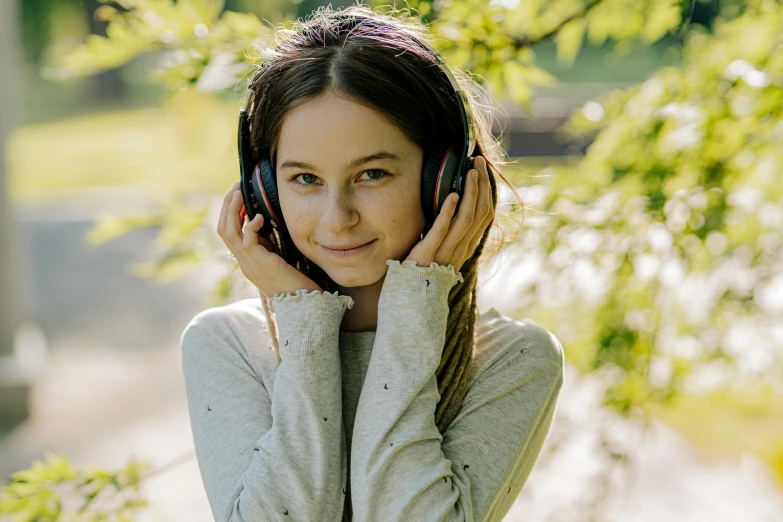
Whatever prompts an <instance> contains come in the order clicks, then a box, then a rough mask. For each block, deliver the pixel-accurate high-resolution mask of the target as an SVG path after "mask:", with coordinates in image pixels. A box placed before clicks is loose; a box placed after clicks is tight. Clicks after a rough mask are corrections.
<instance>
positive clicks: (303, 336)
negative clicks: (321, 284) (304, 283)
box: [269, 289, 353, 361]
mask: <svg viewBox="0 0 783 522" xmlns="http://www.w3.org/2000/svg"><path fill="white" fill-rule="evenodd" d="M352 306H353V298H351V297H350V296H347V295H337V292H336V291H335V292H333V293H329V292H322V291H318V290H309V291H308V290H306V289H300V290H297V291H296V292H294V293H280V294H275V295H274V296H272V298H271V299H270V300H269V310H270V311H271V312H274V314H275V323H277V333H278V335H279V337H280V357H281V359H282V360H283V361H285V360H286V359H288V360H291V357H294V356H296V355H303V354H309V353H312V352H313V351H314V350H316V351H317V350H321V351H324V352H329V353H332V352H335V351H337V350H338V339H339V333H340V324H342V321H343V317H344V316H345V311H346V310H347V309H348V308H351V307H352Z"/></svg>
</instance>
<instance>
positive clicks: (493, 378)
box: [181, 260, 564, 522]
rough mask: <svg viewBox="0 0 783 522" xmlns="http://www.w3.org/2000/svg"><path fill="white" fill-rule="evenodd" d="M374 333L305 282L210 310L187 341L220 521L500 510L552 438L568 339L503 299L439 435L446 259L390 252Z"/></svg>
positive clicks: (207, 483)
mask: <svg viewBox="0 0 783 522" xmlns="http://www.w3.org/2000/svg"><path fill="white" fill-rule="evenodd" d="M386 264H387V265H388V272H387V274H386V279H385V280H384V283H383V287H382V290H381V296H380V300H379V302H378V324H377V328H376V330H375V331H370V332H345V331H342V330H340V324H341V322H342V318H343V315H344V314H345V311H346V309H348V308H351V307H352V306H353V304H354V301H353V299H352V298H351V297H350V296H346V295H338V293H337V292H334V293H329V292H318V291H310V292H307V291H306V290H304V289H303V290H299V291H297V292H296V293H288V294H278V295H275V296H274V297H273V298H272V299H270V301H269V307H270V310H271V311H272V312H274V314H275V321H276V322H277V326H278V334H279V339H280V357H281V360H282V363H281V364H280V365H279V366H278V364H277V359H276V357H275V354H274V352H273V351H272V349H271V347H270V333H269V329H268V327H267V324H266V320H265V316H264V313H263V310H262V308H261V302H260V300H259V299H257V298H256V299H243V300H240V301H237V302H234V303H231V304H228V305H225V306H220V307H214V308H209V309H207V310H204V311H202V312H200V313H199V314H198V315H196V317H194V318H193V320H192V321H191V322H190V323H189V324H188V325H187V327H186V328H185V330H184V332H183V334H182V337H181V349H182V360H183V371H184V377H185V386H186V392H187V398H188V409H189V414H190V421H191V429H192V433H193V440H194V443H195V449H196V455H197V460H198V465H199V470H200V473H201V477H202V480H203V482H204V487H205V490H206V494H207V497H208V499H209V503H210V506H211V509H212V514H213V515H214V518H215V520H216V521H219V522H229V521H231V522H240V521H242V522H251V521H252V522H266V521H270V522H277V521H291V522H294V521H295V522H315V521H318V522H339V521H340V520H341V517H342V513H343V509H344V507H345V506H348V507H349V508H351V509H352V513H353V518H352V520H354V521H356V522H398V521H399V522H408V521H422V522H427V521H433V522H434V521H443V522H445V521H453V522H457V521H460V522H462V521H500V520H502V519H503V517H504V516H505V515H506V513H507V512H508V511H509V509H510V508H511V505H512V504H513V503H514V500H515V499H516V497H517V495H518V494H519V493H520V491H521V490H522V486H523V485H524V484H525V481H526V480H527V478H528V476H529V474H530V471H531V469H532V468H533V464H534V463H535V461H536V458H537V457H538V454H539V452H540V450H541V447H542V445H543V443H544V440H545V438H546V436H547V433H548V431H549V428H550V426H551V423H552V417H553V415H554V412H555V405H556V402H557V398H558V396H559V393H560V389H561V386H562V384H563V370H564V357H563V348H562V345H561V344H560V341H559V340H558V339H557V337H555V336H554V335H553V334H552V333H550V332H548V331H547V330H546V329H544V328H541V327H539V326H537V325H535V324H533V323H530V322H524V321H516V320H512V319H509V318H507V317H505V316H502V315H500V314H499V313H498V311H497V310H495V309H494V308H490V309H489V311H486V312H484V313H482V314H481V317H480V320H479V322H478V324H477V326H476V344H477V350H476V354H475V358H474V367H475V369H474V374H473V376H472V377H471V379H470V381H469V389H468V392H467V395H466V396H465V399H464V401H463V402H462V406H461V409H460V411H459V413H458V414H457V416H456V417H455V418H454V420H453V422H452V423H451V425H450V426H449V428H448V429H446V431H445V433H443V434H441V433H440V431H439V430H438V428H437V426H436V425H435V408H436V405H437V403H438V400H439V399H440V394H439V393H438V389H437V381H436V371H437V368H438V365H439V363H440V361H441V355H442V352H443V346H444V343H445V333H446V322H447V318H448V313H449V307H448V295H449V290H450V289H451V288H452V287H453V286H454V285H455V284H458V283H459V282H461V281H462V274H461V273H459V272H455V270H454V267H453V266H452V265H448V266H442V265H438V264H436V263H434V262H433V263H431V265H430V266H428V267H423V266H418V265H417V264H416V262H415V261H412V260H406V261H403V262H400V261H396V260H388V261H386Z"/></svg>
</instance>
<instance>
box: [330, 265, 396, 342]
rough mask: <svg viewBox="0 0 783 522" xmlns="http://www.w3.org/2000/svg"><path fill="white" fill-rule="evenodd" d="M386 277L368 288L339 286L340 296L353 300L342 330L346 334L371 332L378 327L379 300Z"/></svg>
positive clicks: (346, 312)
mask: <svg viewBox="0 0 783 522" xmlns="http://www.w3.org/2000/svg"><path fill="white" fill-rule="evenodd" d="M385 279H386V276H384V277H382V278H381V279H379V280H378V281H376V282H375V283H373V284H371V285H367V286H352V287H351V286H349V287H343V286H340V285H337V291H338V293H339V294H340V295H348V296H351V298H353V301H354V303H353V307H352V308H350V309H348V310H346V311H345V315H344V316H343V322H342V323H341V325H340V330H342V331H344V332H371V331H375V329H376V328H377V327H378V300H379V299H380V297H381V289H382V288H383V281H384V280H385Z"/></svg>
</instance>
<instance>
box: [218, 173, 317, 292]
mask: <svg viewBox="0 0 783 522" xmlns="http://www.w3.org/2000/svg"><path fill="white" fill-rule="evenodd" d="M242 208H244V202H243V198H242V191H241V190H240V188H239V182H236V183H235V184H234V186H233V187H232V188H231V190H230V191H229V193H228V194H226V197H225V198H223V208H221V209H220V218H219V219H218V224H217V233H218V235H219V236H220V238H221V239H222V240H223V242H224V243H225V244H226V246H227V247H228V249H229V250H230V251H231V253H232V254H234V257H235V258H236V260H237V261H238V262H239V268H240V269H241V270H242V273H243V274H244V275H245V277H247V279H248V280H249V281H250V282H251V283H253V284H254V285H255V286H256V287H257V288H258V289H259V290H260V291H261V293H263V294H264V295H265V296H266V297H267V298H271V297H272V296H274V295H275V294H281V293H296V291H297V290H300V289H306V290H308V291H311V290H318V291H319V292H321V291H323V290H322V289H321V287H319V286H318V285H317V284H316V283H315V282H313V280H311V279H310V278H309V277H307V276H306V275H304V274H303V273H301V272H300V271H299V270H297V269H296V268H294V267H293V266H291V265H289V264H288V263H287V262H286V261H285V260H284V259H283V258H282V257H280V256H279V255H277V254H276V253H275V252H274V247H273V245H272V242H271V241H269V240H268V239H266V238H264V239H261V238H260V237H259V235H258V231H259V230H260V229H261V226H262V225H263V223H264V221H263V220H264V216H263V215H262V214H261V213H258V214H257V215H256V217H255V218H254V219H253V220H252V221H250V222H248V223H247V224H246V225H244V223H240V211H241V209H242ZM243 225H244V226H245V230H244V231H243V230H242V226H243Z"/></svg>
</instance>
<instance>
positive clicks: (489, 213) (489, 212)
mask: <svg viewBox="0 0 783 522" xmlns="http://www.w3.org/2000/svg"><path fill="white" fill-rule="evenodd" d="M482 160H483V158H482ZM484 165H485V166H484V168H483V169H481V170H483V172H482V176H483V181H482V183H483V187H484V194H485V196H486V197H485V198H484V199H483V201H484V203H483V204H482V205H481V206H480V207H479V209H480V210H479V209H477V216H481V220H480V222H479V223H478V226H477V227H476V228H475V230H474V231H473V234H472V238H471V240H470V242H469V244H468V247H467V250H466V251H465V253H464V255H463V259H464V260H465V261H467V259H468V258H470V257H471V256H472V255H473V253H474V252H475V251H476V248H477V247H478V244H479V241H481V238H482V236H483V235H484V233H485V232H486V230H487V227H489V225H490V224H491V223H492V219H493V218H494V216H495V208H494V204H493V203H492V186H491V185H490V183H489V171H488V170H487V168H486V161H484Z"/></svg>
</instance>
